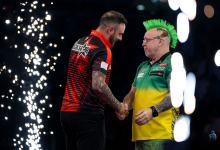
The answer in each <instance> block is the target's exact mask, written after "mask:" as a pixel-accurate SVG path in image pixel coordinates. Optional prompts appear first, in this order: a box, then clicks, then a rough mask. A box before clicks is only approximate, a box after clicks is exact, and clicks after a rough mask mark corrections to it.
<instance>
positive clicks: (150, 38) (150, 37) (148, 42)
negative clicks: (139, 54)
mask: <svg viewBox="0 0 220 150" xmlns="http://www.w3.org/2000/svg"><path fill="white" fill-rule="evenodd" d="M157 36H158V32H157V31H156V29H150V30H148V31H147V32H146V33H145V35H144V41H143V43H142V46H143V48H144V52H145V55H146V56H147V57H149V58H151V59H152V58H155V57H156V55H157V51H158V44H159V40H160V39H156V37H157Z"/></svg>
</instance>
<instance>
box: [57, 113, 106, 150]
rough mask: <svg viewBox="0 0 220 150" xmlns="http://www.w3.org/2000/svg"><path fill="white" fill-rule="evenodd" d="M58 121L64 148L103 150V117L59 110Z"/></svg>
mask: <svg viewBox="0 0 220 150" xmlns="http://www.w3.org/2000/svg"><path fill="white" fill-rule="evenodd" d="M60 121H61V125H62V128H63V131H64V134H65V141H66V150H104V149H105V140H106V135H105V117H104V115H102V114H94V115H93V114H83V113H78V112H73V111H61V112H60Z"/></svg>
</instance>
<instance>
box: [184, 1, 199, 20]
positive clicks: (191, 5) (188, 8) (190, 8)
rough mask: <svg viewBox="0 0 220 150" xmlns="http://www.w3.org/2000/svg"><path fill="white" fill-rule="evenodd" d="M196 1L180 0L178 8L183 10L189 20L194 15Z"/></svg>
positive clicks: (193, 17)
mask: <svg viewBox="0 0 220 150" xmlns="http://www.w3.org/2000/svg"><path fill="white" fill-rule="evenodd" d="M196 7H197V4H196V1H195V0H181V3H180V9H181V10H182V12H184V13H185V14H186V15H187V17H188V18H189V20H193V19H195V17H196Z"/></svg>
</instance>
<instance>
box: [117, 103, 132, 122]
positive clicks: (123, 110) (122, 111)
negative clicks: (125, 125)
mask: <svg viewBox="0 0 220 150" xmlns="http://www.w3.org/2000/svg"><path fill="white" fill-rule="evenodd" d="M121 106H122V108H121V109H120V111H115V113H116V115H117V117H118V119H119V120H124V119H125V117H127V116H128V114H129V111H128V104H126V103H121Z"/></svg>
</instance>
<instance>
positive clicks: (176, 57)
mask: <svg viewBox="0 0 220 150" xmlns="http://www.w3.org/2000/svg"><path fill="white" fill-rule="evenodd" d="M171 66H172V70H174V69H175V70H178V69H182V68H183V57H182V55H181V54H180V53H178V52H175V53H173V54H172V57H171Z"/></svg>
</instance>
